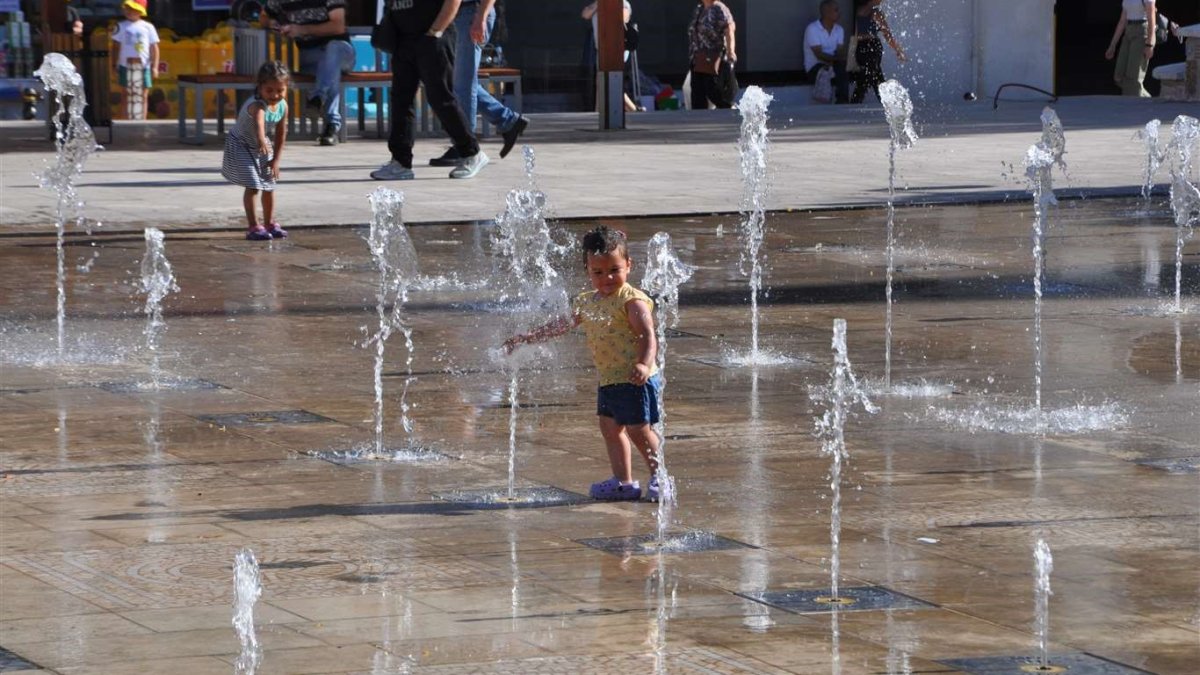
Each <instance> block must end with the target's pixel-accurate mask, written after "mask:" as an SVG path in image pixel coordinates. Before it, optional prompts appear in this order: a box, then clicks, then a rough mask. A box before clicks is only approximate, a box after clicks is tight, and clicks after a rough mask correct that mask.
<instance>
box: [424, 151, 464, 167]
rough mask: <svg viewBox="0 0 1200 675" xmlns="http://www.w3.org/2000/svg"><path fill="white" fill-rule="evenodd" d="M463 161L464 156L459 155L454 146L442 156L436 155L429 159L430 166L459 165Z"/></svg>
mask: <svg viewBox="0 0 1200 675" xmlns="http://www.w3.org/2000/svg"><path fill="white" fill-rule="evenodd" d="M461 162H462V157H461V156H459V154H458V150H455V149H454V147H453V146H452V147H451V148H450V149H449V150H447V151H446V152H445V153H444V154H443V155H442V156H441V157H434V158H433V159H431V160H429V166H458V165H459V163H461Z"/></svg>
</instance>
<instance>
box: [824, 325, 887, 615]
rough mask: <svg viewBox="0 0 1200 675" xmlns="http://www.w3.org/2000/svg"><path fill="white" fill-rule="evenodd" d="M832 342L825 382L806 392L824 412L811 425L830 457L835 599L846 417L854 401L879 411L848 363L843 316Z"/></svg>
mask: <svg viewBox="0 0 1200 675" xmlns="http://www.w3.org/2000/svg"><path fill="white" fill-rule="evenodd" d="M832 344H833V372H832V373H831V374H830V377H829V384H828V385H827V386H826V387H822V388H819V389H814V390H813V391H812V392H811V393H810V396H811V397H812V398H813V400H814V401H817V402H820V403H821V404H822V405H823V406H824V408H825V413H824V414H823V415H821V417H819V418H817V420H816V424H815V429H816V436H817V438H819V439H821V454H822V455H827V456H829V457H830V458H831V460H832V464H831V467H830V470H829V488H830V490H831V491H832V493H833V497H832V500H831V503H830V517H829V543H830V550H831V554H830V558H829V576H830V593H829V596H830V597H831V598H833V599H835V600H836V599H837V598H838V578H839V577H840V576H841V549H840V544H841V536H842V534H841V533H842V510H841V509H842V463H843V462H844V461H845V460H846V459H848V458H849V453H847V452H846V419H847V418H848V417H849V416H850V414H851V412H852V411H853V407H854V404H856V403H857V404H859V405H861V406H862V407H863V409H864V410H866V411H867V412H869V413H872V414H874V413H876V412H879V408H877V407H876V406H875V404H874V403H872V402H871V399H869V398H868V397H867V394H866V392H865V391H864V390H863V388H862V386H861V385H860V384H859V382H858V377H856V376H855V374H854V370H853V368H852V367H851V365H850V357H849V355H848V353H847V348H846V320H845V319H834V320H833V343H832Z"/></svg>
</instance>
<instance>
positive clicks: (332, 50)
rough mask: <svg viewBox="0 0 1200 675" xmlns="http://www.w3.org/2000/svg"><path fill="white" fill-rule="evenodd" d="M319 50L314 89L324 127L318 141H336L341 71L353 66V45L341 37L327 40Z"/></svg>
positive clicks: (331, 143) (339, 116) (324, 142)
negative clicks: (318, 100) (319, 101)
mask: <svg viewBox="0 0 1200 675" xmlns="http://www.w3.org/2000/svg"><path fill="white" fill-rule="evenodd" d="M318 49H319V50H320V52H321V56H320V59H319V60H318V63H317V72H316V78H317V82H316V92H317V95H318V96H319V97H320V98H321V116H322V117H323V118H324V120H325V128H324V129H323V130H322V131H321V144H322V145H334V144H336V143H337V132H338V130H339V129H341V128H342V111H341V103H342V73H343V72H346V71H350V70H354V47H353V46H352V45H351V44H350V43H349V42H346V41H345V40H330V41H329V42H327V43H325V46H324V47H321V48H318Z"/></svg>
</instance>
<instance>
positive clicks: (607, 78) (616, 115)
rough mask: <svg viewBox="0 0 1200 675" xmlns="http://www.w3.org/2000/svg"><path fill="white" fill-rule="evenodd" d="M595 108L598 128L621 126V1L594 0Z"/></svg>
mask: <svg viewBox="0 0 1200 675" xmlns="http://www.w3.org/2000/svg"><path fill="white" fill-rule="evenodd" d="M596 25H597V29H598V30H597V33H598V34H599V35H598V36H597V38H596V40H597V43H596V47H597V49H598V55H597V64H596V65H597V68H596V71H597V72H596V109H597V110H598V111H599V112H600V129H601V130H602V131H605V130H609V129H624V128H625V3H624V2H623V1H622V0H598V3H597V6H596Z"/></svg>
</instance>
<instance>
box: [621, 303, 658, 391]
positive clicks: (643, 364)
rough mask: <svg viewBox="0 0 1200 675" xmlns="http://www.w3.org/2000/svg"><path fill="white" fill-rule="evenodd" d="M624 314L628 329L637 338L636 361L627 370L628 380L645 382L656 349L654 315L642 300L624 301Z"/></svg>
mask: <svg viewBox="0 0 1200 675" xmlns="http://www.w3.org/2000/svg"><path fill="white" fill-rule="evenodd" d="M625 316H626V318H628V319H629V329H630V330H631V331H633V334H634V336H635V337H636V338H637V363H635V364H633V369H632V370H630V371H629V381H630V382H631V383H633V384H646V380H649V379H650V373H652V372H654V358H655V356H656V354H657V351H658V336H656V335H655V334H654V315H652V314H651V313H650V305H649V304H647V303H646V302H645V301H642V300H630V301H629V302H627V303H625Z"/></svg>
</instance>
